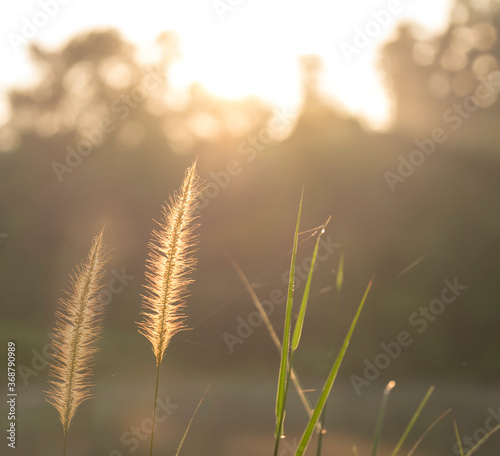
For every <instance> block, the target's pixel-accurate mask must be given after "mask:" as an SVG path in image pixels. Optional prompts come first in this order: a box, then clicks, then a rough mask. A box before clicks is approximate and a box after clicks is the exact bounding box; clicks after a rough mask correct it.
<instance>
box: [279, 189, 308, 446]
mask: <svg viewBox="0 0 500 456" xmlns="http://www.w3.org/2000/svg"><path fill="white" fill-rule="evenodd" d="M303 197H304V190H302V195H301V196H300V204H299V213H298V215H297V224H296V226H295V236H294V239H293V249H292V260H291V263H290V276H289V278H288V293H287V301H286V311H285V326H284V329H283V344H282V349H281V362H280V371H279V377H278V391H277V393H276V431H275V436H276V438H277V439H279V438H281V435H282V430H283V420H284V411H285V400H286V386H287V377H288V361H289V357H290V333H291V326H292V307H293V288H294V280H295V259H296V257H297V245H298V240H299V226H300V215H301V213H302V200H303Z"/></svg>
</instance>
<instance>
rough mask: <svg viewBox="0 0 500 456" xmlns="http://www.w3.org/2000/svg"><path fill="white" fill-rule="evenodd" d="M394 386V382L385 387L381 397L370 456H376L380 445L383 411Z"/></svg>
mask: <svg viewBox="0 0 500 456" xmlns="http://www.w3.org/2000/svg"><path fill="white" fill-rule="evenodd" d="M395 386H396V382H395V381H394V380H392V381H390V382H389V383H388V384H387V386H386V387H385V390H384V394H383V396H382V403H381V404H380V411H379V415H378V418H377V424H376V426H375V434H374V437H373V449H372V456H377V450H378V445H379V443H380V437H381V435H382V427H383V424H384V416H385V409H386V408H387V401H388V400H389V394H390V393H391V391H392V389H393V388H394V387H395Z"/></svg>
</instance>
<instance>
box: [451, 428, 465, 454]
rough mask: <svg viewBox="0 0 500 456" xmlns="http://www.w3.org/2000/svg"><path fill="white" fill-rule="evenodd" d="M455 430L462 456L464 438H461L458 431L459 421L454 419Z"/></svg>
mask: <svg viewBox="0 0 500 456" xmlns="http://www.w3.org/2000/svg"><path fill="white" fill-rule="evenodd" d="M453 430H454V431H455V438H456V439H457V443H458V450H459V451H460V456H464V449H463V447H462V440H461V439H460V433H459V432H458V426H457V422H456V421H455V420H453Z"/></svg>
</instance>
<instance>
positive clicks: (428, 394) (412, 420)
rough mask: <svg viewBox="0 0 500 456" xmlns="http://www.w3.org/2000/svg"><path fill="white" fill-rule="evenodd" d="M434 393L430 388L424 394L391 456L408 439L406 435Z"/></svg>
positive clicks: (396, 452) (393, 455)
mask: <svg viewBox="0 0 500 456" xmlns="http://www.w3.org/2000/svg"><path fill="white" fill-rule="evenodd" d="M433 391H434V387H433V386H431V387H430V388H429V390H428V391H427V393H426V394H425V396H424V398H423V399H422V402H420V405H419V406H418V408H417V410H416V411H415V413H414V415H413V416H412V418H411V420H410V422H409V423H408V426H406V429H405V431H404V432H403V435H402V436H401V438H400V439H399V442H398V444H397V445H396V448H394V451H393V452H392V453H391V456H396V455H397V454H398V452H399V450H400V449H401V447H402V446H403V443H404V441H405V440H406V437H408V434H409V433H410V431H411V430H412V428H413V426H414V425H415V422H416V421H417V419H418V417H419V416H420V413H421V412H422V410H423V408H424V407H425V404H426V403H427V401H428V400H429V397H431V394H432V392H433Z"/></svg>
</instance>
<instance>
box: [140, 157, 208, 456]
mask: <svg viewBox="0 0 500 456" xmlns="http://www.w3.org/2000/svg"><path fill="white" fill-rule="evenodd" d="M200 191H201V190H200V184H199V179H198V175H197V173H196V162H195V163H193V165H192V166H191V167H190V168H189V169H188V170H187V171H186V175H185V177H184V181H183V182H182V185H181V187H180V188H179V190H178V191H177V192H175V193H174V195H173V196H172V197H171V198H170V200H169V202H168V204H166V205H165V206H164V208H163V220H162V221H161V222H160V223H159V228H158V230H155V231H153V236H152V241H151V243H150V245H149V247H150V255H149V259H148V265H147V266H148V270H147V272H146V295H145V296H144V300H143V312H142V313H141V314H142V316H143V319H142V321H141V322H140V323H139V332H140V333H141V334H142V335H143V336H145V337H146V338H147V339H148V340H149V341H150V342H151V346H152V350H153V353H154V355H155V360H156V367H157V371H156V385H155V393H154V398H155V400H154V404H153V429H152V431H151V442H150V449H149V454H150V456H152V454H153V445H154V431H155V426H156V407H157V404H156V402H157V398H158V388H159V382H160V370H161V363H162V360H163V358H164V356H165V350H166V348H167V347H168V345H169V343H170V341H171V339H172V337H173V336H174V335H175V334H177V333H178V332H179V331H181V330H183V329H185V324H184V320H185V318H186V317H185V315H184V312H183V309H184V305H185V298H186V296H187V291H188V285H189V284H190V283H191V282H192V279H190V278H189V277H188V275H189V273H190V272H191V271H192V270H193V269H194V267H195V265H196V258H195V257H194V255H193V253H194V246H195V245H196V236H195V233H194V229H195V228H196V225H195V224H194V220H195V219H196V216H195V209H196V201H197V198H198V196H199V194H200Z"/></svg>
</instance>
